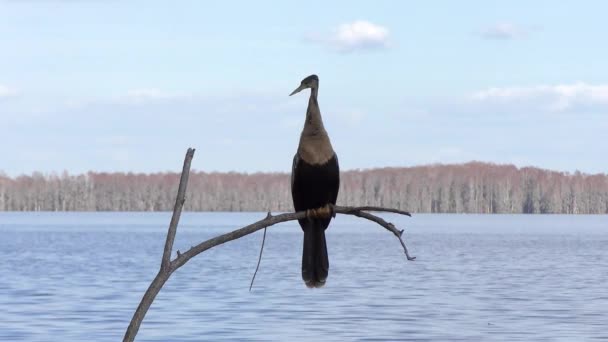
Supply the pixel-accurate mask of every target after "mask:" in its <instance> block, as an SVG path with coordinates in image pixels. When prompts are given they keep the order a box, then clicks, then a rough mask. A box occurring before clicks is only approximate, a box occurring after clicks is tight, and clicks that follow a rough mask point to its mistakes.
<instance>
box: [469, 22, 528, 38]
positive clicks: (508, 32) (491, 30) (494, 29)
mask: <svg viewBox="0 0 608 342" xmlns="http://www.w3.org/2000/svg"><path fill="white" fill-rule="evenodd" d="M529 33H530V32H529V30H527V29H525V28H522V27H518V26H516V25H514V24H512V23H497V24H494V25H492V26H490V27H487V28H486V29H484V30H482V31H481V37H482V38H484V39H494V40H512V39H519V38H525V37H527V36H528V34H529Z"/></svg>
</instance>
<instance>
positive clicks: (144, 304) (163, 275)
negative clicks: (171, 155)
mask: <svg viewBox="0 0 608 342" xmlns="http://www.w3.org/2000/svg"><path fill="white" fill-rule="evenodd" d="M193 157H194V149H193V148H188V151H187V152H186V157H185V159H184V167H183V168H182V176H181V178H180V180H179V187H178V190H177V197H176V198H175V206H174V207H173V216H171V223H170V224H169V231H168V232H167V240H166V241H165V249H164V251H163V257H162V260H161V264H160V270H159V271H158V274H157V275H156V277H155V278H154V280H153V281H152V283H151V284H150V286H149V287H148V290H146V293H145V294H144V296H143V297H142V298H141V302H140V303H139V305H138V306H137V309H136V310H135V313H133V318H131V323H129V327H128V328H127V331H126V332H125V336H124V338H123V341H133V340H135V335H137V331H138V330H139V326H140V325H141V322H142V321H143V319H144V316H145V315H146V313H147V312H148V309H149V308H150V305H152V302H153V301H154V298H156V295H157V294H158V293H159V292H160V289H162V287H163V285H164V284H165V282H166V281H167V280H168V279H169V277H170V276H171V273H173V271H174V270H173V269H171V268H170V267H169V266H170V262H171V260H170V258H171V250H172V249H173V241H174V240H175V233H176V231H177V224H178V223H179V217H180V215H181V212H182V207H183V206H184V201H185V200H186V187H187V186H188V175H189V174H190V164H191V163H192V158H193ZM177 255H178V257H179V255H180V253H179V251H178V252H177Z"/></svg>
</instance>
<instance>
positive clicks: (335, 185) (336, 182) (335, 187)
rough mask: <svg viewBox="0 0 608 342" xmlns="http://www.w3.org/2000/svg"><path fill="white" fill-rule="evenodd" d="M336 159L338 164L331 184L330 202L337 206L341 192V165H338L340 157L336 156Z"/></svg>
mask: <svg viewBox="0 0 608 342" xmlns="http://www.w3.org/2000/svg"><path fill="white" fill-rule="evenodd" d="M334 159H335V163H336V166H335V167H336V174H335V176H334V177H333V181H332V184H331V190H330V191H331V196H332V197H331V198H330V201H331V203H333V204H336V201H337V200H338V192H339V191H340V164H339V163H338V155H337V154H334Z"/></svg>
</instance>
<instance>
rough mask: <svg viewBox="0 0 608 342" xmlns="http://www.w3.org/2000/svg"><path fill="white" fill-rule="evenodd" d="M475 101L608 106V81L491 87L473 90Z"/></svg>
mask: <svg viewBox="0 0 608 342" xmlns="http://www.w3.org/2000/svg"><path fill="white" fill-rule="evenodd" d="M470 99H471V100H473V101H475V102H500V103H518V102H519V103H521V102H525V103H530V102H532V103H536V104H537V106H539V107H541V108H543V109H547V110H550V111H568V110H571V109H575V108H580V107H596V106H601V107H605V106H608V84H599V85H592V84H587V83H584V82H577V83H573V84H558V85H537V86H526V87H502V88H488V89H485V90H481V91H477V92H475V93H473V94H471V96H470Z"/></svg>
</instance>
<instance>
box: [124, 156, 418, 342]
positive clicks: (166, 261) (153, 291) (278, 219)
mask: <svg viewBox="0 0 608 342" xmlns="http://www.w3.org/2000/svg"><path fill="white" fill-rule="evenodd" d="M193 157H194V149H192V148H189V149H188V152H186V157H185V160H184V167H183V170H182V175H181V178H180V184H179V188H178V191H177V197H176V199H175V206H174V208H173V216H172V217H171V223H170V224H169V231H168V232H167V240H166V242H165V248H164V250H163V257H162V260H161V266H160V269H159V271H158V274H157V275H156V277H155V278H154V280H152V283H151V284H150V286H149V287H148V289H147V290H146V292H145V293H144V296H143V297H142V299H141V302H140V303H139V306H138V307H137V309H136V310H135V313H134V314H133V318H132V319H131V323H130V324H129V327H128V328H127V331H126V332H125V336H124V338H123V342H131V341H134V340H135V336H136V335H137V332H138V330H139V327H140V325H141V322H142V321H143V319H144V316H145V315H146V313H147V312H148V309H149V308H150V305H152V302H153V301H154V298H156V295H157V294H158V293H159V292H160V290H161V288H162V287H163V285H164V284H165V282H166V281H167V280H168V279H169V277H170V276H171V274H172V273H173V272H175V271H176V270H177V269H178V268H180V267H182V266H184V265H185V264H186V263H187V262H188V261H189V260H190V259H192V258H194V257H195V256H197V255H199V254H200V253H202V252H204V251H206V250H208V249H210V248H213V247H216V246H219V245H221V244H224V243H226V242H228V241H232V240H236V239H239V238H241V237H243V236H245V235H249V234H251V233H254V232H256V231H258V230H260V229H264V228H267V227H270V226H274V225H275V224H277V223H282V222H287V221H294V220H298V219H303V218H305V217H307V214H309V213H307V212H306V211H299V212H296V213H285V214H280V215H272V214H271V213H270V212H269V213H268V215H267V216H266V217H265V218H264V219H261V220H259V221H257V222H255V223H252V224H250V225H248V226H245V227H243V228H240V229H237V230H235V231H232V232H229V233H226V234H222V235H219V236H216V237H214V238H211V239H209V240H207V241H203V242H201V243H199V244H198V245H196V246H194V247H191V248H190V249H189V250H187V251H186V252H184V253H181V252H180V251H177V257H176V258H175V259H173V260H171V254H172V250H173V241H174V240H175V233H176V231H177V225H178V223H179V218H180V215H181V211H182V207H183V205H184V201H185V196H186V187H187V185H188V176H189V174H190V164H191V162H192V158H193ZM332 209H333V213H334V214H344V215H353V216H358V217H361V218H364V219H367V220H370V221H373V222H375V223H377V224H379V225H380V226H382V227H384V228H385V229H386V230H388V231H389V232H391V233H393V234H394V235H395V236H396V237H397V238H398V239H399V241H400V243H401V246H402V247H403V251H404V252H405V256H406V257H407V259H408V260H414V259H415V257H413V256H410V254H409V252H408V250H407V247H406V246H405V242H404V241H403V236H402V235H403V230H398V229H397V228H396V227H395V225H393V224H392V223H390V222H387V221H385V220H384V219H382V218H381V217H379V216H376V215H373V214H370V213H369V212H368V211H376V212H389V213H397V214H401V215H407V216H411V215H410V213H408V212H405V211H401V210H397V209H391V208H382V207H370V206H364V207H343V206H333V208H332Z"/></svg>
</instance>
